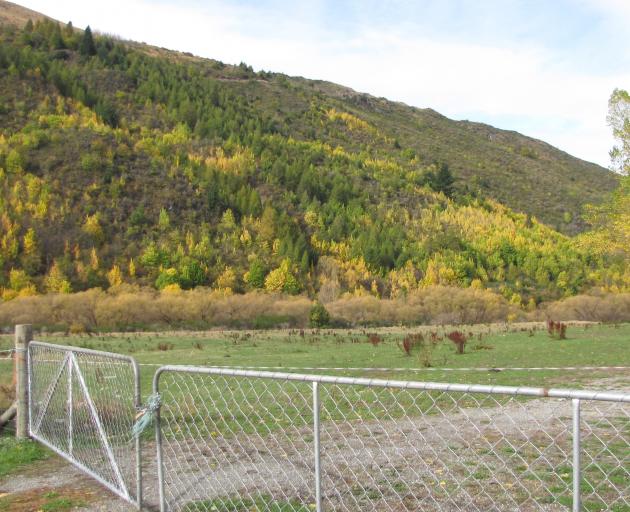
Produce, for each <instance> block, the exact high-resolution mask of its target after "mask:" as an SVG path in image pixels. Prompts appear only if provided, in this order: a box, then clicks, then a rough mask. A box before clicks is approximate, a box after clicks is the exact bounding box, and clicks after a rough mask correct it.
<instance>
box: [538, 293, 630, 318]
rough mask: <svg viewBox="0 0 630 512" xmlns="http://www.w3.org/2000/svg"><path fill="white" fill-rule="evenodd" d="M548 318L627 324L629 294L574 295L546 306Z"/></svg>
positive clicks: (629, 304) (629, 306)
mask: <svg viewBox="0 0 630 512" xmlns="http://www.w3.org/2000/svg"><path fill="white" fill-rule="evenodd" d="M545 314H546V316H547V317H548V318H558V319H560V320H564V321H567V320H583V321H590V322H611V323H612V322H629V321H630V293H607V294H593V295H576V296H574V297H569V298H567V299H564V300H561V301H558V302H553V303H551V304H548V305H547V306H546V308H545Z"/></svg>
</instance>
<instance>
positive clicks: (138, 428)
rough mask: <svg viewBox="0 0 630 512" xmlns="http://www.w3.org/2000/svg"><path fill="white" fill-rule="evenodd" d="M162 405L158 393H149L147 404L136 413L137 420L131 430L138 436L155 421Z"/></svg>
mask: <svg viewBox="0 0 630 512" xmlns="http://www.w3.org/2000/svg"><path fill="white" fill-rule="evenodd" d="M160 405H162V400H161V398H160V395H159V394H158V393H154V394H152V395H149V397H148V398H147V401H146V404H145V406H144V407H142V408H141V409H140V410H139V411H138V414H136V422H135V423H134V425H133V429H132V430H131V432H132V433H133V436H134V437H138V436H139V435H140V434H142V432H144V430H145V429H146V428H147V427H148V426H150V425H151V424H152V423H153V419H154V418H155V413H156V412H157V410H158V409H159V408H160Z"/></svg>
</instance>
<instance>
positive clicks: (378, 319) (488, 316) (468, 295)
mask: <svg viewBox="0 0 630 512" xmlns="http://www.w3.org/2000/svg"><path fill="white" fill-rule="evenodd" d="M327 309H328V311H329V312H330V314H331V316H332V317H333V318H339V319H341V320H343V321H345V322H346V323H348V324H350V325H365V324H371V325H397V324H407V325H420V324H436V325H437V324H440V325H441V324H452V325H459V324H477V323H489V322H499V321H505V319H506V318H507V317H508V315H509V314H510V313H517V314H518V309H517V308H515V307H514V306H513V305H511V304H509V303H508V302H507V301H506V300H505V299H504V298H503V297H502V296H500V295H497V294H495V293H493V292H491V291H488V290H478V289H473V288H454V287H447V286H429V287H427V288H421V289H418V290H416V291H414V292H413V293H410V294H409V295H407V297H405V298H400V299H378V298H376V297H374V296H372V295H366V296H362V297H350V298H342V299H338V300H336V301H334V302H331V303H329V304H327Z"/></svg>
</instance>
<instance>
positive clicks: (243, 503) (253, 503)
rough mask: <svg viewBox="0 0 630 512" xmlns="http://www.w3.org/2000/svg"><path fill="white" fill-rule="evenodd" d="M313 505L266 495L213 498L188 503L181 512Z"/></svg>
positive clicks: (274, 511)
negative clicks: (251, 497) (253, 498)
mask: <svg viewBox="0 0 630 512" xmlns="http://www.w3.org/2000/svg"><path fill="white" fill-rule="evenodd" d="M314 508H315V507H314V506H313V507H308V506H306V505H302V504H300V503H299V502H298V501H290V502H289V501H277V500H274V499H272V498H270V497H267V496H261V497H258V498H256V499H255V500H250V499H239V498H229V497H226V498H216V499H213V500H203V501H195V502H193V503H188V504H187V505H186V506H185V507H184V508H183V512H249V511H251V510H257V511H265V512H311V511H312V510H314Z"/></svg>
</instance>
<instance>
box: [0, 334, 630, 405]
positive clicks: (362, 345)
mask: <svg viewBox="0 0 630 512" xmlns="http://www.w3.org/2000/svg"><path fill="white" fill-rule="evenodd" d="M458 329H459V330H460V331H462V332H464V333H466V334H467V335H469V336H470V339H469V341H468V343H467V345H466V349H465V353H464V354H461V355H460V354H456V353H455V346H454V345H453V343H452V342H451V341H450V340H449V339H447V338H445V337H444V334H445V333H446V332H449V331H451V330H455V328H452V329H450V328H436V327H424V328H411V329H405V328H387V329H369V330H365V329H360V330H320V331H311V330H306V331H303V335H302V331H296V330H292V331H290V330H282V331H209V332H198V333H195V332H190V333H185V332H184V333H130V334H116V335H103V336H98V335H94V336H87V335H83V336H62V335H45V334H42V335H38V336H36V338H37V339H39V340H42V341H50V342H52V343H59V344H69V345H74V346H80V347H85V348H91V349H96V350H105V351H112V352H118V353H122V354H129V355H132V356H133V357H135V358H136V359H137V361H138V362H139V363H141V364H150V365H155V367H152V366H143V367H142V371H141V374H142V391H143V395H146V394H148V393H149V392H150V389H151V380H152V377H153V373H154V370H155V368H157V366H159V365H165V364H187V365H214V366H270V367H283V368H288V370H287V371H293V372H295V371H298V370H295V369H294V368H311V367H321V368H374V367H378V368H397V369H408V370H407V371H400V370H392V371H368V370H345V371H339V370H305V372H306V373H331V374H335V375H351V376H368V377H373V378H384V379H386V378H390V379H392V378H395V379H399V380H423V381H440V382H465V383H479V384H501V385H527V386H541V387H543V386H544V387H584V386H587V385H588V384H589V383H591V382H592V381H594V380H596V379H598V378H604V377H611V376H614V377H618V381H619V385H622V384H623V382H624V381H625V382H626V383H630V371H628V370H618V371H611V370H532V371H525V370H503V371H478V370H472V371H468V370H456V371H453V370H454V369H461V368H478V369H479V368H514V367H519V368H532V367H545V368H548V367H597V366H630V350H629V349H630V324H622V325H615V326H613V325H572V326H569V328H568V331H567V339H565V340H558V339H552V338H551V337H550V336H549V335H548V333H547V331H546V330H545V328H544V326H543V325H542V324H517V325H512V326H510V325H488V326H486V325H483V326H471V327H463V328H462V327H460V328H458ZM417 332H422V333H424V336H425V338H426V339H427V340H428V339H429V338H430V337H431V333H435V336H437V337H438V338H439V339H440V341H438V342H437V344H436V345H435V346H432V347H431V348H430V349H427V350H422V349H420V348H416V349H414V350H413V352H412V354H411V355H410V356H408V355H406V354H405V353H404V351H403V350H402V348H401V342H402V339H403V338H404V337H405V336H406V335H407V334H409V333H417ZM371 333H375V334H377V335H378V336H379V338H380V340H381V341H380V342H379V343H378V344H376V345H374V344H372V343H371V342H370V341H369V339H368V335H369V334H371ZM12 342H13V340H12V337H11V336H3V337H1V338H0V350H6V349H9V348H11V346H12ZM427 345H432V344H430V343H427ZM427 365H430V367H427ZM11 367H12V363H11V361H10V360H0V386H2V389H6V388H8V387H10V385H11V379H12V371H11ZM0 395H2V396H0V407H2V406H5V405H6V402H7V401H8V399H7V396H6V393H4V394H2V393H0Z"/></svg>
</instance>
